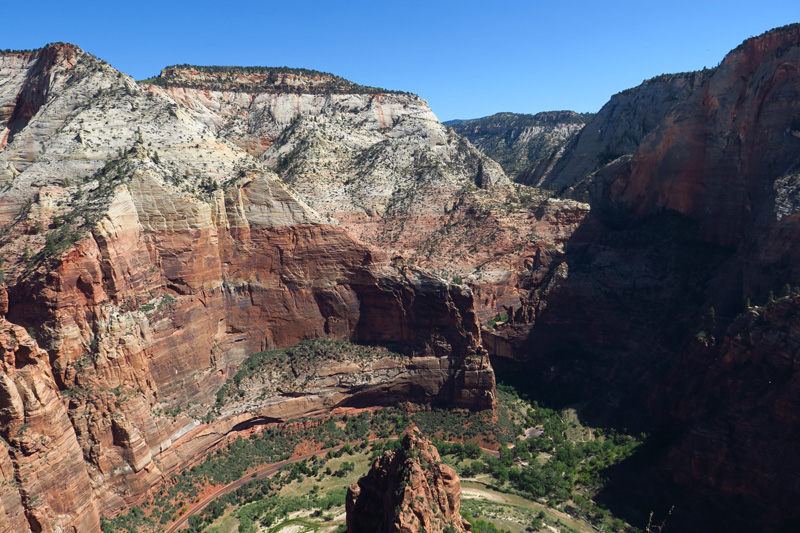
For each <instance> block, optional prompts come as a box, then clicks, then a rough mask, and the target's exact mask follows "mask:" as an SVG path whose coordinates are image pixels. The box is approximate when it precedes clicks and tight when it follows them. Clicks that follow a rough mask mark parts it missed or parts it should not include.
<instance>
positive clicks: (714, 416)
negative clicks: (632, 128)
mask: <svg viewBox="0 0 800 533" xmlns="http://www.w3.org/2000/svg"><path fill="white" fill-rule="evenodd" d="M676 79H682V80H684V81H683V82H681V83H682V84H683V89H682V91H683V93H682V94H683V96H681V99H680V101H677V102H672V103H670V104H669V105H668V106H662V107H661V110H662V111H663V112H664V114H663V118H662V119H660V120H659V121H658V123H657V124H655V125H654V126H652V127H651V126H648V127H647V128H645V129H644V130H642V131H643V132H644V133H646V132H647V131H649V133H647V135H645V136H643V137H642V138H641V139H640V140H639V141H638V147H637V146H632V150H631V152H629V153H628V155H625V156H624V157H619V158H617V159H616V160H614V161H612V162H610V163H609V164H607V165H605V166H604V167H602V168H600V169H599V170H596V171H595V170H594V169H589V167H586V168H587V169H589V170H590V171H591V172H592V174H591V175H590V176H589V177H588V179H587V178H586V173H585V171H584V170H580V171H578V170H575V172H574V173H572V174H570V175H569V176H566V175H562V176H566V177H568V178H569V180H572V181H565V182H563V184H564V185H565V186H568V187H574V190H575V191H578V190H582V191H583V193H584V194H587V195H589V196H590V197H591V205H592V211H591V213H590V214H589V216H587V217H585V218H583V220H582V222H581V224H580V226H579V227H578V228H577V229H576V231H575V232H574V233H573V234H572V236H571V237H570V238H569V239H568V240H567V242H566V243H565V244H564V254H563V255H562V256H560V257H558V258H557V260H556V261H553V262H552V263H551V265H550V270H549V272H548V273H547V274H546V275H545V276H543V277H542V278H541V280H536V279H530V284H529V285H527V287H528V288H529V289H530V290H529V293H528V294H527V297H524V298H523V302H522V305H521V307H520V308H518V309H516V310H515V311H514V321H513V323H511V324H508V325H504V326H502V327H500V328H498V329H496V330H492V331H488V330H487V331H485V332H484V335H485V338H486V339H487V345H489V346H490V348H491V350H492V351H493V353H505V354H508V355H512V356H513V357H515V358H517V359H521V358H524V359H527V360H528V361H529V364H530V380H531V381H532V382H533V383H535V386H536V387H537V390H539V391H542V392H543V393H544V391H549V392H550V393H551V394H553V395H554V396H556V397H559V398H561V399H562V400H563V401H569V402H574V401H583V402H586V403H587V405H589V406H590V407H589V408H587V409H586V412H589V413H592V416H594V417H596V418H597V420H600V421H602V423H618V424H619V425H620V427H628V428H631V427H637V428H642V429H643V430H648V431H655V432H656V434H657V435H658V437H657V443H658V444H654V445H653V446H654V447H655V448H654V449H657V450H658V452H657V453H654V454H653V456H652V463H651V464H650V468H649V469H648V470H646V472H647V474H646V475H645V476H644V477H645V478H646V481H643V482H641V483H636V484H632V483H630V482H629V483H627V485H628V486H627V487H624V486H620V487H616V488H615V490H617V491H618V492H617V495H616V497H617V498H620V497H621V496H620V494H625V496H623V497H622V498H626V497H627V498H628V501H630V499H631V498H633V499H637V498H642V497H644V496H643V495H644V494H650V493H653V492H657V489H656V487H657V486H658V487H659V489H658V490H660V489H661V488H664V487H669V488H668V489H665V490H666V492H667V495H666V496H664V495H663V494H662V495H661V496H659V498H660V501H662V502H663V501H664V500H666V501H669V500H672V503H674V504H675V506H676V508H675V513H674V514H673V515H672V517H671V518H670V520H671V522H673V524H675V527H679V528H681V529H683V530H687V531H689V530H698V531H699V530H708V529H714V528H717V527H724V528H726V529H728V530H777V529H780V528H788V527H790V524H793V523H794V522H793V521H794V520H796V519H797V518H798V514H797V509H796V507H795V506H794V505H793V503H791V502H794V501H797V498H798V497H800V492H798V488H797V484H796V478H797V473H798V470H797V467H796V465H795V461H794V460H793V459H792V458H793V457H794V456H795V455H796V453H795V450H794V448H795V446H794V443H795V440H796V439H795V434H796V432H797V431H798V427H800V426H797V421H796V419H795V418H796V417H795V416H794V415H793V414H792V407H791V405H792V401H793V400H791V398H792V395H793V394H794V393H795V387H794V382H795V381H796V378H797V376H796V375H795V374H796V365H794V363H792V362H791V361H792V357H793V356H792V355H790V354H791V353H793V351H792V350H793V348H792V340H791V339H792V331H793V328H794V325H793V322H792V319H791V318H790V317H791V316H792V313H795V312H796V310H797V301H796V297H795V296H791V294H792V293H793V291H794V289H793V287H796V286H797V285H800V277H798V270H797V265H798V264H800V261H798V260H800V257H798V256H797V247H796V246H794V243H795V242H796V239H797V238H798V236H800V235H798V220H800V219H799V218H798V217H797V213H796V211H797V208H796V206H797V205H798V201H797V198H796V196H797V190H798V188H797V187H796V176H797V161H798V160H800V128H798V124H796V119H797V117H798V116H800V107H798V105H799V104H798V103H799V102H800V27H798V26H797V25H793V26H789V27H785V28H779V29H777V30H774V31H772V32H769V33H767V34H765V35H762V36H760V37H756V38H753V39H749V40H747V41H745V42H744V43H743V44H742V46H740V47H739V48H737V49H736V50H734V51H733V52H731V53H730V54H729V55H728V56H727V57H726V58H725V60H724V61H723V62H722V63H721V65H720V66H719V67H717V68H716V69H714V70H713V71H706V72H705V73H700V74H697V75H696V76H680V77H679V78H676ZM687 84H688V85H687ZM647 85H648V84H645V86H644V87H643V88H642V89H641V90H644V89H647ZM633 94H634V95H635V94H636V93H633ZM617 99H619V98H617ZM638 116H639V115H636V117H638ZM645 116H646V113H645ZM636 117H634V120H633V121H632V122H633V124H637V123H639V122H637V120H636ZM594 120H595V121H600V120H609V122H608V123H599V122H598V123H597V124H595V125H594V126H593V125H592V123H590V124H587V126H586V127H585V128H584V129H583V130H582V132H581V133H580V134H579V136H577V137H576V139H575V141H573V142H574V143H579V142H582V141H581V138H582V137H584V138H585V137H586V136H587V135H589V134H590V133H591V132H592V131H595V130H594V129H593V128H596V130H597V131H614V121H613V120H611V118H610V115H609V114H608V113H604V112H601V113H599V114H598V115H597V116H596V117H595V119H594ZM645 130H646V131H645ZM569 151H570V148H568V149H567V151H566V152H565V153H568V152H569ZM587 153H589V152H588V151H587ZM614 155H623V153H616V154H614ZM565 157H566V156H565ZM564 161H565V163H564V164H565V165H566V164H567V163H569V161H568V160H567V159H564ZM556 168H558V166H556ZM565 168H566V167H565ZM575 168H577V167H575ZM581 168H583V167H581ZM581 180H583V181H581ZM783 294H788V295H790V296H787V297H784V298H783V299H780V300H779V302H777V303H772V304H767V309H766V310H758V311H757V312H754V311H752V310H750V309H748V306H747V303H748V302H752V303H757V304H758V305H759V306H761V305H762V304H764V303H765V302H769V301H771V300H773V299H776V298H779V297H780V296H781V295H783ZM776 295H777V296H776ZM743 313H744V315H743V316H740V315H742V314H743ZM737 317H738V318H737ZM778 376H780V377H778ZM779 458H787V459H786V460H781V459H779ZM655 480H660V481H663V482H664V483H663V484H662V483H660V482H656V481H655ZM611 492H613V491H609V493H611ZM612 497H613V496H609V498H612ZM601 499H602V495H601ZM643 505H645V504H643ZM647 505H649V504H647ZM668 508H669V505H666V508H665V509H663V511H664V512H666V510H667V509H668ZM628 509H630V508H629V507H628ZM642 518H644V519H645V520H646V516H644V517H643V516H642V515H639V516H631V519H633V520H640V521H641V520H642Z"/></svg>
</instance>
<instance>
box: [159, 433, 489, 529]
mask: <svg viewBox="0 0 800 533" xmlns="http://www.w3.org/2000/svg"><path fill="white" fill-rule="evenodd" d="M376 440H382V439H370V442H373V441H376ZM341 447H342V446H336V447H334V448H326V449H324V450H320V451H318V452H314V453H307V454H305V455H301V456H299V457H293V458H291V459H286V460H285V461H280V462H278V463H273V464H270V465H267V466H265V467H262V468H260V469H258V470H256V472H255V475H253V474H252V473H251V474H247V475H246V476H244V477H241V478H239V479H237V480H236V481H233V482H231V483H228V484H227V485H225V486H224V487H220V488H218V489H217V490H215V491H214V492H213V493H211V494H209V495H208V496H206V497H205V498H203V499H202V500H200V501H199V502H197V503H195V504H194V505H192V506H191V507H189V508H188V509H187V510H186V512H185V513H183V514H182V515H181V517H180V518H178V520H177V522H175V523H174V524H172V525H171V526H169V528H168V529H167V533H174V532H175V531H178V529H180V527H181V526H183V525H184V524H185V523H186V522H187V521H188V520H189V517H190V516H192V515H193V514H197V513H199V512H200V511H202V510H203V508H205V506H206V505H208V504H209V503H211V502H213V501H214V500H216V499H217V498H219V497H220V496H222V495H223V494H227V493H229V492H231V491H233V490H236V489H238V488H239V487H241V486H242V485H244V484H245V483H249V482H250V481H253V480H254V479H264V478H265V477H270V476H274V475H275V474H277V473H278V471H279V470H280V469H281V468H283V467H284V466H286V465H288V464H292V463H299V462H300V461H305V460H306V459H311V458H312V457H313V456H315V455H316V456H321V455H325V454H327V453H328V452H329V451H331V450H338V449H339V448H341ZM481 450H483V451H484V452H485V453H488V454H489V455H492V456H494V457H499V456H500V454H499V453H498V452H496V451H493V450H487V449H486V448H481Z"/></svg>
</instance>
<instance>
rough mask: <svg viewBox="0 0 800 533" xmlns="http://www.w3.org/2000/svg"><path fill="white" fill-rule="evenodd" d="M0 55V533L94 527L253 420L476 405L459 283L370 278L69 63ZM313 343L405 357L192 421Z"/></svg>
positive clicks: (235, 153)
mask: <svg viewBox="0 0 800 533" xmlns="http://www.w3.org/2000/svg"><path fill="white" fill-rule="evenodd" d="M0 57H2V60H3V65H9V69H10V71H11V73H10V80H11V81H10V82H9V83H8V84H4V85H2V88H3V92H2V95H0V105H1V106H2V107H1V108H0V109H2V110H3V111H2V113H3V114H2V115H1V116H2V119H3V127H4V132H5V133H4V139H5V143H4V145H3V147H2V150H1V151H0V183H2V184H3V186H4V189H3V192H2V193H1V194H0V226H2V230H0V256H1V257H2V258H3V260H4V261H3V264H2V265H0V269H2V273H3V277H4V279H5V280H6V285H7V294H8V298H7V305H5V306H4V307H5V308H7V309H6V311H5V312H6V319H7V320H8V322H7V323H5V322H4V324H5V325H4V326H3V331H5V330H6V329H8V330H9V331H12V332H13V335H12V337H13V338H16V339H18V340H17V342H19V343H20V344H24V343H27V344H26V345H30V346H29V348H26V349H25V350H24V351H23V352H22V353H21V354H20V355H19V356H17V355H14V356H13V357H12V355H9V356H8V357H6V367H4V371H3V374H2V376H3V377H2V379H3V380H4V381H3V383H5V385H3V390H6V391H7V392H6V393H3V394H4V396H3V397H4V398H6V399H5V400H2V402H3V405H2V409H3V412H5V413H6V415H4V416H6V418H4V419H3V421H2V424H0V431H1V432H2V433H3V436H4V438H5V439H6V444H7V446H6V452H4V454H3V455H2V457H3V458H2V459H0V465H2V472H3V476H4V477H5V479H8V480H11V479H16V483H17V485H16V486H15V485H13V484H10V485H4V486H3V489H2V490H3V492H2V503H3V508H4V510H5V515H6V516H7V517H8V520H11V522H10V523H11V524H12V525H11V526H10V527H12V528H13V530H15V531H19V530H22V531H24V530H26V529H31V530H40V528H45V529H46V528H48V527H56V526H58V527H64V528H67V527H75V528H77V530H80V531H94V530H97V529H98V527H99V524H98V515H100V514H105V513H110V512H113V511H114V510H116V509H118V508H120V507H121V506H123V505H131V504H134V503H135V502H137V501H138V500H139V498H140V497H141V496H142V495H143V494H144V493H145V492H146V491H147V490H149V488H150V487H151V486H152V485H153V484H154V483H156V482H158V481H160V480H161V479H162V477H163V476H165V475H167V474H169V473H171V472H173V471H175V470H176V469H178V468H181V467H182V466H184V465H186V464H187V462H189V461H191V460H193V459H195V458H196V456H197V455H198V454H202V452H203V451H205V450H207V449H209V448H210V447H211V446H213V445H214V444H215V443H216V442H219V440H220V439H222V438H224V437H225V435H226V433H228V432H230V431H236V430H237V428H240V427H247V426H248V425H250V424H252V423H259V421H263V420H267V419H268V420H286V419H288V418H292V417H297V416H304V415H310V414H314V413H318V412H320V411H321V410H325V409H329V408H332V407H335V406H336V405H344V404H347V403H348V402H350V401H353V402H369V401H372V400H374V399H375V398H382V397H386V398H391V397H392V395H395V396H400V395H402V396H403V397H404V399H412V400H415V401H438V402H443V403H449V404H452V405H459V406H463V407H470V408H477V409H483V408H490V407H492V405H493V402H494V397H493V394H494V378H493V373H492V370H491V367H490V366H489V364H488V358H487V356H486V352H485V351H484V350H483V348H482V347H481V344H480V332H479V329H478V323H477V319H476V314H475V309H474V305H473V298H472V293H471V291H470V289H469V288H467V287H466V286H462V285H457V284H450V283H448V282H446V281H443V280H441V279H440V278H438V277H434V276H431V275H428V274H425V273H424V272H421V271H419V270H417V269H415V268H413V267H402V266H400V267H396V266H394V265H392V264H391V263H389V262H387V261H386V258H385V256H384V255H383V254H382V253H381V252H377V251H375V250H373V249H371V248H369V247H368V246H367V245H364V244H362V243H359V242H358V241H356V240H354V239H353V238H352V237H350V236H349V235H348V234H347V233H346V231H345V230H344V229H343V228H342V227H340V226H337V225H335V224H331V223H329V222H328V219H326V218H325V217H324V216H320V215H319V214H317V213H316V212H315V211H313V210H312V209H310V208H309V207H308V206H307V205H306V204H305V203H303V202H302V201H300V200H299V199H298V198H297V196H296V195H295V194H293V193H292V192H290V191H289V190H288V189H287V188H286V187H285V186H284V185H283V184H282V183H281V182H280V181H279V179H278V177H277V176H276V175H275V174H273V173H272V172H271V171H270V170H269V169H268V168H267V167H266V166H265V164H264V163H263V162H262V161H261V160H260V159H258V158H256V157H254V156H253V155H250V154H248V153H247V152H246V151H245V150H242V149H241V148H239V147H238V146H236V145H235V144H232V143H230V142H228V141H227V140H226V139H225V138H224V136H220V135H218V133H219V132H218V131H217V130H216V129H213V128H209V127H208V126H207V125H206V124H204V123H203V122H201V121H199V120H198V119H197V117H196V116H195V114H193V113H190V112H189V111H187V110H186V108H184V107H181V106H179V105H177V104H176V103H175V102H174V101H173V100H171V99H169V98H166V97H165V96H164V95H163V94H160V93H159V92H158V91H157V90H155V89H154V88H151V90H149V91H146V90H143V89H142V88H141V87H139V86H138V85H137V84H136V83H135V82H134V81H133V80H132V79H130V78H129V77H128V76H125V75H124V74H122V73H120V72H117V71H115V70H114V69H112V68H111V67H110V66H108V65H107V64H105V63H104V62H102V61H99V60H97V59H96V58H94V57H92V56H90V55H89V54H86V53H85V52H83V51H82V50H80V49H78V48H77V47H74V46H71V45H52V46H49V47H47V48H44V49H42V50H39V51H35V52H31V53H23V54H6V55H3V56H0ZM23 71H24V73H23ZM3 75H5V72H3ZM12 95H13V96H12ZM425 120H428V119H427V118H426V119H425ZM499 175H500V176H501V177H502V174H499ZM25 328H28V330H29V331H31V332H32V333H33V334H35V336H36V340H35V342H34V341H32V340H31V339H30V337H25V340H24V341H23V340H19V339H22V338H23V335H22V332H24V331H25ZM313 338H332V339H351V340H354V341H365V342H392V343H396V344H398V345H400V346H402V347H403V350H404V353H405V356H406V359H404V361H403V362H402V363H401V364H398V365H395V366H390V368H389V369H388V371H387V372H386V373H385V375H383V376H382V377H380V378H378V377H373V376H371V375H370V374H369V372H366V373H365V374H364V377H363V381H364V382H362V383H355V384H350V385H348V384H346V383H344V384H343V385H342V386H341V387H339V388H334V389H331V390H333V391H334V392H333V393H331V394H314V393H313V392H320V391H319V390H315V391H312V394H310V395H309V397H308V398H307V399H304V398H303V397H298V395H297V394H296V391H285V393H283V392H279V393H278V394H276V395H275V396H274V397H273V402H272V404H271V405H270V406H268V407H266V406H261V407H258V408H254V409H253V410H252V411H247V410H244V411H242V410H240V411H239V412H236V413H229V415H230V416H222V417H221V418H220V419H219V420H215V421H212V422H211V423H209V424H203V423H201V421H200V418H202V415H204V414H205V412H207V410H208V406H209V405H211V404H212V403H213V400H212V399H213V398H214V395H215V393H216V391H217V390H218V389H219V388H220V386H221V385H222V384H223V383H224V382H225V380H226V378H227V377H229V376H231V375H232V373H233V372H235V370H236V368H237V366H238V364H239V363H240V362H241V361H242V360H243V359H244V358H245V357H246V356H247V355H249V354H251V353H254V352H258V351H261V350H265V349H270V348H276V347H283V346H289V345H292V344H296V343H298V342H300V341H302V340H305V339H313ZM4 342H5V341H4ZM9 342H11V341H9ZM11 343H12V344H13V342H11ZM4 346H5V344H4ZM5 350H6V351H7V353H9V354H14V353H15V348H14V347H13V346H11V345H9V346H8V347H7V348H5ZM31 354H33V355H31ZM15 361H16V362H15ZM329 370H330V372H329V375H330V376H335V375H336V372H345V371H346V369H345V370H342V369H339V370H338V371H337V370H335V369H333V368H331V369H329ZM371 380H372V381H371ZM369 383H372V384H371V385H368V384H369ZM12 384H13V385H12ZM328 385H329V382H324V383H322V384H321V385H320V386H321V387H322V386H326V387H327V386H328ZM26 390H31V391H34V392H32V393H29V392H25V391H26ZM15 391H16V392H15ZM31 395H32V396H31ZM27 396H31V398H33V399H26V398H27ZM20 398H21V400H20ZM20 401H21V402H22V404H21V406H20ZM226 414H227V413H226ZM24 426H28V427H25V428H24V430H20V429H19V428H21V427H24ZM48 439H49V440H48ZM44 440H47V442H48V443H49V444H48V446H47V447H46V449H45V448H42V447H41V445H42V443H43V442H44ZM23 479H24V480H25V481H23ZM66 479H70V480H73V481H71V482H70V483H71V484H72V485H71V487H70V489H71V491H64V487H63V486H61V485H59V483H63V481H64V480H66ZM34 497H37V498H38V500H36V499H34Z"/></svg>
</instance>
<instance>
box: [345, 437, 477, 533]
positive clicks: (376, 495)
mask: <svg viewBox="0 0 800 533" xmlns="http://www.w3.org/2000/svg"><path fill="white" fill-rule="evenodd" d="M346 507H347V531H348V533H367V532H369V533H384V532H386V533H388V532H398V533H401V532H402V533H422V532H425V533H437V532H445V531H470V525H469V523H468V522H467V521H466V520H464V519H463V518H461V515H460V513H459V510H460V508H461V483H460V482H459V480H458V476H457V475H456V473H455V471H454V470H453V469H452V468H450V467H449V466H447V465H445V464H443V463H442V462H441V458H440V457H439V452H438V451H437V450H436V448H435V447H434V446H432V445H431V443H430V442H428V441H427V440H425V439H424V438H423V437H422V436H421V435H420V434H419V431H418V430H417V429H416V428H413V429H411V430H409V431H408V433H406V436H405V438H404V439H403V443H402V445H401V447H400V449H399V450H397V451H395V452H385V453H384V454H383V456H381V457H380V458H379V459H377V460H376V461H375V464H373V465H372V468H371V469H370V471H369V473H367V475H366V476H364V477H362V478H361V479H360V480H358V483H353V484H352V485H350V488H349V489H348V491H347V500H346Z"/></svg>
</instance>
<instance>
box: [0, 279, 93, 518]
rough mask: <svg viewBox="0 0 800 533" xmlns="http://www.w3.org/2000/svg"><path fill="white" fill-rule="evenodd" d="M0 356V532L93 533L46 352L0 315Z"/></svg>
mask: <svg viewBox="0 0 800 533" xmlns="http://www.w3.org/2000/svg"><path fill="white" fill-rule="evenodd" d="M0 292H5V291H4V290H3V289H0ZM0 354H2V362H1V363H0V364H1V365H2V368H0V437H2V442H1V443H0V480H2V484H0V512H2V514H3V520H0V531H3V532H9V533H12V532H14V533H15V532H18V531H28V530H31V531H63V530H74V531H92V530H96V529H97V527H98V523H99V513H98V511H99V510H98V509H97V507H96V505H95V500H94V497H93V491H92V483H91V480H90V478H89V475H88V474H87V471H86V466H85V464H84V461H83V455H82V453H81V448H80V445H79V444H78V439H77V438H76V434H75V431H74V429H73V427H72V424H71V423H70V418H69V416H68V414H67V409H66V405H65V402H64V400H62V398H61V395H60V391H59V389H58V387H57V385H56V381H55V379H54V377H53V374H52V371H51V369H50V364H49V361H48V357H47V353H46V352H44V351H43V350H42V349H41V348H39V347H38V346H37V344H36V342H35V341H34V340H33V339H31V337H30V336H29V335H28V332H27V331H25V328H23V327H21V326H17V325H14V324H11V323H9V322H7V321H6V320H5V318H3V317H2V316H0Z"/></svg>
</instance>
